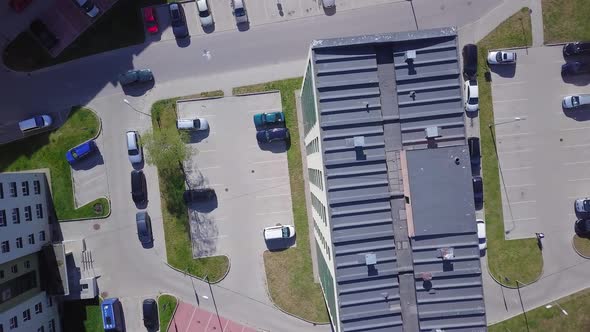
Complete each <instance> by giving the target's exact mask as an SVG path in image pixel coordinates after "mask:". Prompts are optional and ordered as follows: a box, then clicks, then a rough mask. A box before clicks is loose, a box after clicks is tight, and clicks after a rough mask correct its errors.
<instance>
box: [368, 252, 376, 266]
mask: <svg viewBox="0 0 590 332" xmlns="http://www.w3.org/2000/svg"><path fill="white" fill-rule="evenodd" d="M365 264H367V266H373V265H375V264H377V255H376V254H374V253H368V254H365Z"/></svg>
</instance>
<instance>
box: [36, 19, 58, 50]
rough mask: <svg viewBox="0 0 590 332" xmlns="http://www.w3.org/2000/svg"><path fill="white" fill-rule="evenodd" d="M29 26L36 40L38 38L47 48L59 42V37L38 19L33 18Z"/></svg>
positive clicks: (49, 48)
mask: <svg viewBox="0 0 590 332" xmlns="http://www.w3.org/2000/svg"><path fill="white" fill-rule="evenodd" d="M29 28H30V29H31V32H32V33H33V35H34V36H35V37H36V38H37V40H39V43H41V45H43V47H45V48H46V49H47V50H51V49H52V48H53V47H55V45H57V43H58V42H59V39H57V37H55V35H54V34H53V33H52V32H51V31H49V29H48V28H47V26H46V25H45V23H43V22H41V21H40V20H34V21H33V23H31V25H30V26H29Z"/></svg>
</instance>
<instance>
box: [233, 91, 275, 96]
mask: <svg viewBox="0 0 590 332" xmlns="http://www.w3.org/2000/svg"><path fill="white" fill-rule="evenodd" d="M269 93H279V94H280V93H281V90H265V91H259V92H245V93H239V94H233V93H232V96H234V97H244V96H253V95H265V94H269Z"/></svg>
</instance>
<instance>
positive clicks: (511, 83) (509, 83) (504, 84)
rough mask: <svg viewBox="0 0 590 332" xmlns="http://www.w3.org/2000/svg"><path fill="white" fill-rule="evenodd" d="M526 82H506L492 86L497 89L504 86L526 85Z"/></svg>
mask: <svg viewBox="0 0 590 332" xmlns="http://www.w3.org/2000/svg"><path fill="white" fill-rule="evenodd" d="M525 83H526V81H517V82H506V83H494V84H493V85H492V86H494V87H496V86H499V87H502V86H508V85H518V84H525Z"/></svg>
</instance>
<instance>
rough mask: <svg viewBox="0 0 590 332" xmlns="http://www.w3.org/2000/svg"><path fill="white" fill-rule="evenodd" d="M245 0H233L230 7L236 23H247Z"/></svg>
mask: <svg viewBox="0 0 590 332" xmlns="http://www.w3.org/2000/svg"><path fill="white" fill-rule="evenodd" d="M244 1H245V0H233V1H232V9H233V12H234V17H235V18H236V23H237V24H242V23H248V12H247V11H246V5H245V4H244Z"/></svg>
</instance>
